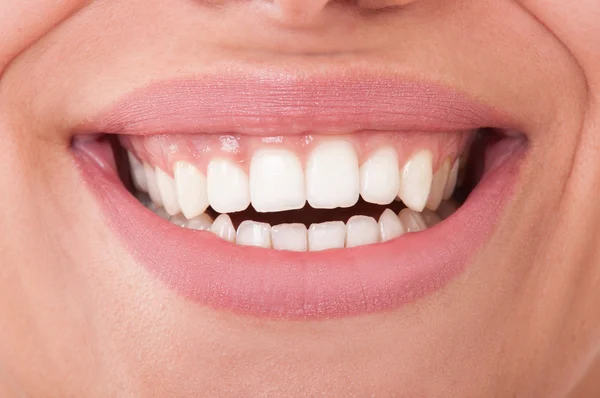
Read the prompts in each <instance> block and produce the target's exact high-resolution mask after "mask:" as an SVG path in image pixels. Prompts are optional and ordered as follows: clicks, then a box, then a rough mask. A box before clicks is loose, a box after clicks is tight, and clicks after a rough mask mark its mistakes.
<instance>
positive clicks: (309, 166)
mask: <svg viewBox="0 0 600 398" xmlns="http://www.w3.org/2000/svg"><path fill="white" fill-rule="evenodd" d="M359 181H360V179H359V170H358V158H357V156H356V152H355V151H354V148H353V147H352V145H351V144H350V143H349V142H347V141H341V140H336V141H329V142H325V143H323V144H321V145H319V146H318V147H317V148H315V149H314V150H313V151H312V153H311V154H310V156H309V158H308V161H307V163H306V198H307V200H308V203H309V204H310V205H311V206H312V207H313V208H319V209H334V208H336V207H351V206H354V205H355V204H356V202H357V201H358V195H359V191H360V186H359Z"/></svg>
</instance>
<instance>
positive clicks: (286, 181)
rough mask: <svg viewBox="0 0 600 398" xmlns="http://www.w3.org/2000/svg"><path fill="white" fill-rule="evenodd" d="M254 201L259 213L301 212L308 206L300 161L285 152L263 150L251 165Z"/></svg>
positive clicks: (283, 150) (255, 154)
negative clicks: (306, 204) (295, 210)
mask: <svg viewBox="0 0 600 398" xmlns="http://www.w3.org/2000/svg"><path fill="white" fill-rule="evenodd" d="M250 199H251V202H252V207H254V209H255V210H256V211H258V212H272V211H273V212H274V211H283V210H294V209H301V208H302V207H304V204H305V203H306V194H305V192H304V172H303V170H302V165H301V164H300V159H298V157H297V156H296V155H294V154H293V153H292V152H290V151H288V150H285V149H261V150H257V151H256V152H254V155H253V156H252V160H251V163H250Z"/></svg>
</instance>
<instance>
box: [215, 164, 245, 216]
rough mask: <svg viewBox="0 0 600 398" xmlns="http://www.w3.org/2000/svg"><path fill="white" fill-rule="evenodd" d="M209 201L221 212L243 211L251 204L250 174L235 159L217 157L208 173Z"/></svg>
mask: <svg viewBox="0 0 600 398" xmlns="http://www.w3.org/2000/svg"><path fill="white" fill-rule="evenodd" d="M206 181H207V191H208V203H210V205H211V206H212V208H213V209H214V210H215V211H217V212H219V213H232V212H236V211H242V210H244V209H246V208H247V207H248V206H249V205H250V189H249V187H248V175H247V174H246V173H245V172H244V170H242V169H241V168H240V167H238V166H237V165H236V164H235V163H234V162H233V161H231V160H228V159H223V158H215V159H213V160H211V161H210V163H209V164H208V171H207V175H206Z"/></svg>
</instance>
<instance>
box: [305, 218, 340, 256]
mask: <svg viewBox="0 0 600 398" xmlns="http://www.w3.org/2000/svg"><path fill="white" fill-rule="evenodd" d="M345 241H346V225H344V223H343V222H341V221H330V222H324V223H320V224H312V225H311V226H310V228H309V229H308V250H310V251H312V252H316V251H321V250H327V249H338V248H343V247H344V244H345Z"/></svg>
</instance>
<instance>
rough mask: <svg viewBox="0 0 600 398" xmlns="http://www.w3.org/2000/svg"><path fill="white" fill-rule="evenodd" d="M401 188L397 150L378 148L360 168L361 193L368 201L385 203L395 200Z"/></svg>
mask: <svg viewBox="0 0 600 398" xmlns="http://www.w3.org/2000/svg"><path fill="white" fill-rule="evenodd" d="M399 189H400V174H399V173H398V155H397V154H396V150H395V149H394V148H389V147H388V148H383V149H380V150H378V151H377V152H375V153H374V154H372V155H371V157H370V158H369V159H368V160H367V161H366V162H365V163H364V164H363V165H362V167H361V168H360V195H361V196H362V198H363V199H364V200H365V201H367V202H370V203H377V204H380V205H385V204H388V203H392V202H393V201H394V199H395V198H396V196H397V195H398V190H399Z"/></svg>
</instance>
